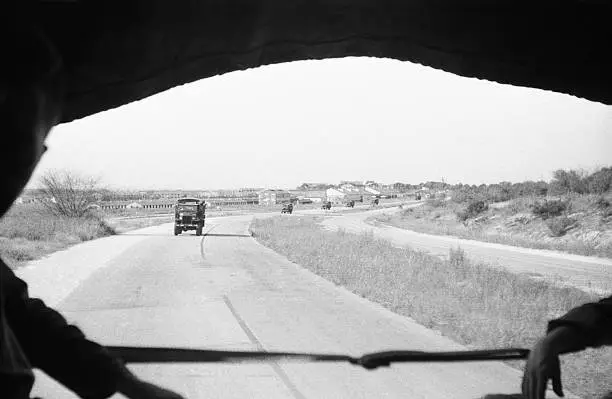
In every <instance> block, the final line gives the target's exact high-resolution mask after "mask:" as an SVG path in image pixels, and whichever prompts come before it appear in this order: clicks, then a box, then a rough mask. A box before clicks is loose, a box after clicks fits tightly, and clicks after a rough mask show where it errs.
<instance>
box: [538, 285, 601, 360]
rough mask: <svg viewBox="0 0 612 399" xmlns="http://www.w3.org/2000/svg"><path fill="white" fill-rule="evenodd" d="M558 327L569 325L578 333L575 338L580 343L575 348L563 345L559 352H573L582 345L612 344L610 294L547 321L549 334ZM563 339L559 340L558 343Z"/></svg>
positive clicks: (594, 346)
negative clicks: (577, 336)
mask: <svg viewBox="0 0 612 399" xmlns="http://www.w3.org/2000/svg"><path fill="white" fill-rule="evenodd" d="M560 327H571V328H573V329H575V331H576V332H577V333H578V334H579V335H580V337H579V338H576V339H577V340H578V341H580V343H581V344H582V345H584V346H583V347H581V348H578V349H575V348H574V346H573V345H563V346H560V347H559V349H563V351H562V352H560V353H567V352H575V351H577V350H582V349H584V347H592V348H596V347H599V346H604V345H612V296H610V297H608V298H604V299H602V300H600V301H598V302H593V303H587V304H584V305H582V306H579V307H577V308H574V309H572V310H570V311H569V312H567V313H566V314H565V315H563V316H561V317H560V318H558V319H555V320H551V321H550V322H549V323H548V330H547V333H548V334H550V333H552V332H554V331H555V330H557V329H558V328H560ZM563 342H564V341H560V344H561V343H563Z"/></svg>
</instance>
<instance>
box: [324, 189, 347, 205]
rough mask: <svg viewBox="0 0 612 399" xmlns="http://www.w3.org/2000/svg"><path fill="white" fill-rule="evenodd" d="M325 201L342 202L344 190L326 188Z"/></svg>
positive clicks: (344, 194) (344, 196) (344, 195)
mask: <svg viewBox="0 0 612 399" xmlns="http://www.w3.org/2000/svg"><path fill="white" fill-rule="evenodd" d="M325 195H326V197H327V201H331V202H332V203H334V204H340V203H343V202H344V201H345V199H346V192H344V190H340V189H337V188H328V189H327V190H326V191H325Z"/></svg>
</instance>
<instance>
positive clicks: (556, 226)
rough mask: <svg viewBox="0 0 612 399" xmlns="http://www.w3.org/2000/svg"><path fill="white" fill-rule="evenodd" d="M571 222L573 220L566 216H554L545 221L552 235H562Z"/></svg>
mask: <svg viewBox="0 0 612 399" xmlns="http://www.w3.org/2000/svg"><path fill="white" fill-rule="evenodd" d="M573 224H574V222H573V221H572V220H571V219H570V218H568V217H566V216H560V217H555V218H552V219H549V220H548V221H547V222H546V225H547V226H548V229H549V230H550V233H551V235H552V236H553V237H562V236H564V235H565V233H567V231H568V230H569V229H570V228H571V227H572V225H573Z"/></svg>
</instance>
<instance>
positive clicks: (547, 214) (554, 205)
mask: <svg viewBox="0 0 612 399" xmlns="http://www.w3.org/2000/svg"><path fill="white" fill-rule="evenodd" d="M568 207H569V203H568V202H567V201H562V200H544V201H542V202H536V203H535V204H533V205H532V207H531V212H532V213H533V214H534V215H535V216H539V217H541V218H542V219H544V220H546V219H549V218H551V217H556V216H560V215H561V214H562V213H563V212H565V211H566V210H567V209H568Z"/></svg>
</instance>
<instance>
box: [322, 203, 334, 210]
mask: <svg viewBox="0 0 612 399" xmlns="http://www.w3.org/2000/svg"><path fill="white" fill-rule="evenodd" d="M331 207H332V205H331V201H327V202H324V203H323V205H322V206H321V209H325V210H328V211H329V210H330V209H331Z"/></svg>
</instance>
